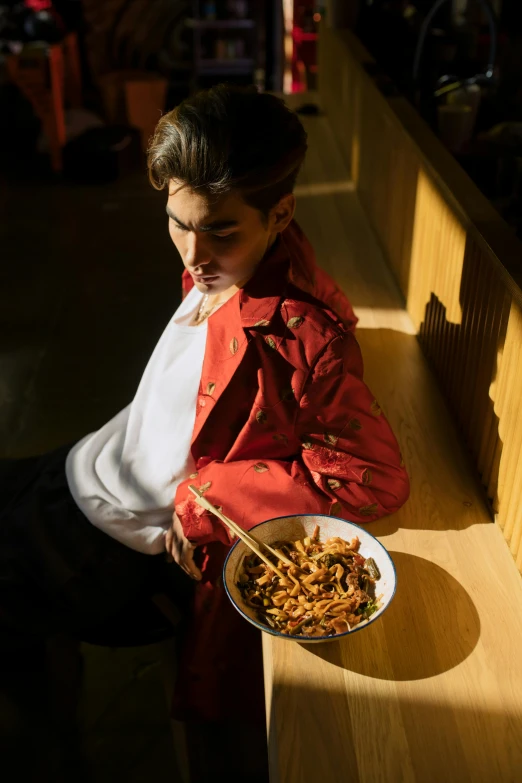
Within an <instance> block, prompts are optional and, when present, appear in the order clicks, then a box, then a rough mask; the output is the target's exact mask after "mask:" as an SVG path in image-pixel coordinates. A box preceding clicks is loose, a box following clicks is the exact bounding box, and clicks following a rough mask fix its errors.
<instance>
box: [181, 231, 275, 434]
mask: <svg viewBox="0 0 522 783" xmlns="http://www.w3.org/2000/svg"><path fill="white" fill-rule="evenodd" d="M289 265H290V259H289V254H288V248H287V246H286V243H285V241H284V238H283V236H279V237H278V240H277V242H276V244H275V245H274V246H273V247H272V248H271V250H270V251H269V253H268V254H267V255H266V256H265V258H264V259H263V261H261V263H260V264H259V266H258V268H257V270H256V272H255V274H254V275H253V277H252V278H251V279H250V280H249V281H248V283H247V285H246V286H245V287H244V288H243V289H241V291H239V294H238V295H236V296H233V297H232V298H231V299H229V301H228V302H226V303H225V304H224V305H222V306H221V307H220V308H219V310H217V311H216V312H215V313H214V314H213V315H212V316H211V318H210V319H209V322H208V333H207V344H206V349H205V358H204V361H203V369H202V373H201V384H200V393H199V396H198V400H197V408H196V421H195V424H194V430H193V432H192V443H194V442H195V440H196V438H197V437H198V435H199V433H200V432H201V429H202V428H203V426H204V424H205V422H206V421H207V419H208V417H209V415H210V413H211V411H212V409H213V408H214V405H215V404H216V403H217V401H218V400H219V398H220V397H221V395H222V394H223V392H224V391H225V389H226V387H227V386H228V384H229V383H230V381H231V379H232V376H233V375H234V373H235V372H236V370H237V368H238V367H239V365H240V364H241V361H242V359H243V357H244V355H245V353H246V349H247V345H248V341H249V339H250V337H249V335H248V331H250V330H251V329H256V328H259V329H261V328H266V327H268V326H270V323H271V321H272V319H273V317H274V315H275V314H276V312H277V310H278V308H279V306H280V303H281V300H282V299H283V298H284V296H285V292H286V289H287V286H288V269H289Z"/></svg>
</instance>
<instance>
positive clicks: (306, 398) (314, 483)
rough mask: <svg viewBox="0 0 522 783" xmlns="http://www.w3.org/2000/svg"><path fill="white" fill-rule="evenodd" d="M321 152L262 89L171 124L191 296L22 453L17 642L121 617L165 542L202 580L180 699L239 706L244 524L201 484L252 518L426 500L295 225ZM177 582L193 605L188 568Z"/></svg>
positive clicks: (9, 539) (213, 707) (212, 95)
mask: <svg viewBox="0 0 522 783" xmlns="http://www.w3.org/2000/svg"><path fill="white" fill-rule="evenodd" d="M305 153H306V135H305V132H304V130H303V128H302V126H301V123H300V121H299V119H298V117H297V116H296V115H295V114H293V113H292V112H290V111H289V110H288V109H287V108H286V107H285V105H284V104H283V102H282V101H280V100H279V99H277V98H275V97H273V96H270V95H267V94H258V93H257V92H255V91H253V90H252V91H250V90H237V89H233V88H229V87H226V86H220V87H216V88H214V89H212V90H210V91H208V92H204V93H201V94H199V95H197V96H196V97H194V98H191V99H189V100H187V101H185V102H184V103H182V104H181V105H180V106H178V107H177V108H176V109H175V110H174V111H172V112H170V113H169V114H167V115H165V116H164V117H163V118H162V119H161V120H160V122H159V124H158V126H157V129H156V132H155V135H154V138H153V139H152V143H151V147H150V151H149V174H150V179H151V181H152V184H153V185H154V186H155V187H156V188H158V189H165V190H166V193H167V215H168V222H169V231H170V235H171V237H172V241H173V242H174V244H175V246H176V248H177V249H178V251H179V253H180V256H181V258H182V260H183V263H184V265H185V272H184V275H183V290H184V293H185V298H184V300H183V302H182V304H181V306H180V307H179V309H178V310H177V311H176V313H175V314H174V316H173V318H172V320H171V321H170V323H169V324H168V326H167V328H166V330H165V332H164V334H163V336H162V337H161V339H160V341H159V343H158V345H157V346H156V349H155V350H154V353H153V355H152V357H151V359H150V361H149V364H148V366H147V368H146V369H145V372H144V375H143V378H142V380H141V383H140V385H139V388H138V390H137V393H136V396H135V397H134V400H133V401H132V402H131V404H130V405H129V406H128V407H127V408H125V409H124V410H123V411H121V412H120V413H119V414H117V415H116V416H115V417H114V419H112V420H111V421H110V422H108V423H107V424H106V425H105V426H104V427H102V428H101V430H99V431H98V432H95V433H92V434H90V435H88V436H87V437H86V438H84V439H83V440H82V441H80V442H79V443H78V444H76V445H75V446H74V447H73V448H72V449H70V450H69V449H67V450H61V451H59V452H57V453H55V454H54V455H48V456H47V457H43V458H40V459H37V460H36V461H32V462H29V463H27V462H25V463H20V465H19V466H17V464H14V465H10V466H9V472H10V475H11V477H12V481H11V484H10V486H11V487H13V486H14V485H15V484H16V485H17V486H18V492H17V493H15V496H14V497H13V492H11V497H10V498H9V499H8V500H9V502H8V504H7V505H6V507H5V508H4V512H3V521H2V525H1V526H0V530H2V531H3V533H2V535H3V541H4V544H5V546H4V552H5V551H8V552H9V558H6V557H5V556H4V557H3V558H2V555H1V554H0V563H1V564H2V565H1V567H2V573H1V574H0V576H1V577H2V579H3V581H2V585H4V587H3V588H1V589H2V592H1V593H0V606H1V607H2V609H3V615H2V620H1V622H2V626H1V630H2V633H3V635H4V638H10V639H11V640H12V639H13V638H15V637H16V634H18V635H20V634H22V635H24V634H25V635H26V636H27V634H29V635H31V636H32V637H38V636H39V635H40V636H41V635H44V634H49V633H52V632H55V631H65V632H72V633H74V634H75V636H76V637H79V638H82V637H83V636H85V635H87V636H89V633H90V632H91V631H92V629H95V628H96V625H97V623H100V622H102V621H103V622H107V621H109V622H114V624H117V623H118V618H119V617H121V615H122V613H123V614H124V613H125V610H126V608H127V607H128V606H129V603H130V602H131V601H135V600H136V598H137V597H139V596H142V595H147V594H149V593H150V592H151V591H152V590H153V589H154V587H153V586H154V585H156V584H157V582H156V581H155V578H156V576H155V575H156V573H157V572H159V571H160V570H161V569H164V567H165V550H167V553H168V556H169V557H170V558H172V559H173V560H174V561H175V562H176V563H177V564H178V565H179V566H180V567H181V569H183V571H185V572H186V573H187V574H189V575H190V576H191V577H193V579H194V580H196V581H197V582H198V585H197V587H196V591H195V600H194V605H193V608H192V610H191V617H192V620H191V622H192V629H191V632H190V633H189V636H188V641H187V646H186V657H185V661H184V664H183V665H184V670H183V676H182V677H180V688H179V689H178V699H177V705H178V712H179V714H181V715H186V714H199V715H206V716H214V717H215V716H217V715H218V714H219V708H220V705H221V706H222V705H223V704H224V703H225V701H227V700H228V703H229V706H230V704H232V700H231V699H230V678H229V677H228V676H227V675H230V677H233V676H234V673H237V668H238V667H239V666H241V664H242V663H243V664H244V659H245V657H247V656H248V654H249V653H248V649H249V648H248V642H247V641H245V640H248V639H249V638H250V637H249V633H250V632H251V631H250V629H249V628H248V626H247V624H246V623H244V622H242V620H241V618H240V617H239V615H237V614H236V613H235V612H234V611H233V609H232V608H231V607H230V605H229V603H228V601H227V599H226V596H225V595H224V591H223V588H222V586H220V571H221V567H222V563H223V560H224V557H225V555H226V552H227V550H228V548H229V546H230V543H231V541H230V537H229V534H228V532H227V531H226V530H225V528H224V527H223V526H222V524H221V523H220V522H219V520H218V519H217V518H215V517H213V516H212V515H210V514H209V513H207V512H205V511H203V510H202V509H201V508H200V507H199V506H198V505H197V504H196V503H195V501H194V499H193V496H192V495H191V493H190V492H189V490H188V485H189V484H190V483H195V484H196V485H197V486H198V487H200V489H201V490H202V491H204V492H205V493H206V497H208V498H209V500H210V501H211V502H212V503H214V504H215V505H217V506H221V507H222V508H223V510H224V512H225V513H226V514H227V516H229V517H231V518H232V519H234V520H235V521H236V522H238V523H239V524H240V525H241V526H242V527H244V528H245V529H248V528H250V527H252V526H253V525H255V524H256V523H258V522H260V521H262V520H264V519H268V518H270V517H274V516H280V515H284V514H290V513H296V512H297V513H318V514H333V515H336V516H342V517H344V518H346V519H349V520H353V521H356V522H368V521H371V520H372V519H376V518H378V517H380V516H383V515H385V514H390V513H393V512H394V511H396V510H397V509H398V508H399V507H400V506H401V505H402V504H403V503H404V502H405V500H406V499H407V496H408V478H407V474H406V472H405V470H404V467H403V466H402V461H401V456H400V453H399V448H398V445H397V442H396V440H395V437H394V435H393V433H392V432H391V429H390V427H389V425H388V423H387V421H386V419H385V417H384V415H383V414H382V412H381V409H380V407H379V405H378V403H377V402H376V401H375V399H374V397H373V396H372V394H371V392H370V391H369V389H368V388H367V387H366V386H365V384H364V382H363V379H362V372H363V369H362V361H361V354H360V351H359V348H358V345H357V342H356V340H355V337H354V335H353V330H354V327H355V323H356V319H355V316H354V314H353V311H352V309H351V307H350V304H349V302H348V301H347V299H346V298H345V297H344V295H343V294H342V292H340V291H339V289H338V288H337V287H336V286H335V284H334V283H333V281H332V280H331V279H330V278H329V277H328V276H327V275H326V274H325V273H324V272H323V271H322V270H320V269H319V268H318V267H317V266H316V264H315V259H314V256H313V251H312V249H311V247H310V245H309V244H308V242H307V240H306V239H305V237H304V235H303V234H302V232H301V231H300V229H299V228H298V227H297V225H296V224H295V223H294V222H293V215H294V208H295V199H294V196H293V194H292V191H293V188H294V184H295V180H296V177H297V174H298V171H299V168H300V166H301V163H302V161H303V159H304V156H305ZM64 462H65V464H64ZM22 467H23V470H22ZM13 481H14V482H15V484H13V483H12V482H13ZM169 568H170V569H171V572H172V573H173V574H181V571H180V570H179V569H178V568H177V566H176V565H174V564H172V565H170V566H169ZM174 581H175V585H174V587H173V588H172V589H171V593H173V594H174V598H175V599H176V597H177V598H178V601H179V602H180V603H182V604H183V603H186V602H187V599H186V592H185V591H186V586H187V583H189V580H186V582H183V581H182V580H179V579H177V577H174ZM177 590H179V593H176V591H177ZM35 606H36V607H37V611H35ZM242 645H243V646H242ZM241 659H243V660H241Z"/></svg>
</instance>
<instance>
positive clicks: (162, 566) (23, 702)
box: [0, 446, 193, 782]
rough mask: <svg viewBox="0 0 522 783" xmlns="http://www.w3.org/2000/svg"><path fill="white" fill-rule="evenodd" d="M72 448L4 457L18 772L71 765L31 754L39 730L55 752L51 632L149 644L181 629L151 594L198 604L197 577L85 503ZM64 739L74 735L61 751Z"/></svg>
mask: <svg viewBox="0 0 522 783" xmlns="http://www.w3.org/2000/svg"><path fill="white" fill-rule="evenodd" d="M69 448H70V447H69V446H66V447H63V448H61V449H58V450H57V451H54V452H52V453H50V454H45V455H43V456H42V457H34V458H28V459H23V460H0V750H1V751H2V752H1V753H0V758H1V759H2V762H1V763H2V768H3V770H4V771H6V765H8V767H9V765H10V763H9V761H8V757H9V758H10V762H11V764H15V767H16V768H15V769H13V770H12V772H13V774H15V777H13V778H12V779H13V780H14V779H18V780H24V779H26V778H27V779H28V780H29V779H30V780H32V779H35V780H36V779H37V777H38V779H39V780H40V781H42V780H47V779H49V780H53V782H54V781H61V780H62V779H66V778H67V775H68V774H69V773H63V774H65V775H66V777H65V778H64V777H63V774H62V773H60V772H59V771H58V767H60V764H61V761H63V759H62V760H61V761H59V762H57V764H58V766H56V764H54V763H53V760H52V758H51V759H50V762H51V767H50V769H51V768H52V771H51V772H50V773H49V776H48V777H46V776H45V774H42V763H43V762H44V761H45V759H44V758H43V757H40V758H39V759H37V760H36V761H35V759H34V758H31V748H32V749H33V757H34V753H37V752H38V751H37V750H36V748H37V747H38V743H39V740H38V738H39V737H40V740H41V742H40V744H41V745H42V748H41V752H42V753H43V754H45V755H49V754H51V756H52V746H53V743H52V742H51V740H50V739H49V737H47V738H46V732H47V731H48V728H49V720H50V717H49V704H50V702H51V701H52V699H50V695H52V694H49V678H48V661H47V660H46V655H45V650H46V646H47V642H48V640H49V639H52V638H66V639H69V640H76V641H88V642H92V643H95V644H102V645H108V646H127V645H132V646H134V645H141V644H148V643H151V642H156V641H160V640H161V639H163V638H166V637H167V636H169V635H172V633H173V628H172V625H171V624H170V623H169V622H168V621H167V620H166V619H165V617H164V616H163V615H162V614H161V613H160V611H159V610H158V609H156V607H155V604H154V603H153V602H152V600H151V598H152V596H154V595H155V594H158V593H163V594H167V596H168V597H169V598H170V600H171V601H172V602H173V603H174V604H175V605H176V607H177V608H178V610H179V611H180V614H181V618H183V616H185V615H188V613H189V609H190V605H191V599H192V592H193V583H192V581H191V580H190V579H189V578H188V577H187V576H186V575H185V574H184V572H183V571H182V570H181V569H180V568H178V567H177V566H176V565H174V564H170V563H167V561H166V559H165V557H164V555H156V556H150V555H144V554H141V553H139V552H135V551H133V550H132V549H129V548H128V547H125V546H123V545H122V544H120V543H119V542H117V541H115V540H114V539H112V538H110V536H108V535H106V534H105V533H102V532H101V531H100V530H98V529H97V528H95V527H94V526H93V525H91V523H90V522H89V521H88V520H87V519H86V517H85V516H84V515H83V514H82V513H81V511H80V510H79V509H78V507H77V506H76V504H75V503H74V500H73V499H72V497H71V495H70V492H69V489H68V486H67V481H66V478H65V458H66V456H67V453H68V451H69ZM182 627H183V623H181V625H180V629H181V628H182ZM35 742H36V746H35ZM63 747H66V748H70V743H69V741H66V742H65V744H64V743H62V750H61V751H57V753H58V755H60V753H62V751H63ZM6 754H7V755H6ZM34 764H36V766H35V775H36V773H37V777H36V776H35V777H34V778H33V774H32V772H31V773H30V772H29V771H28V772H27V775H26V778H25V777H24V774H23V770H24V769H25V766H24V765H28V767H27V769H28V770H29V768H31V770H32V769H33V765H34ZM8 767H7V768H8ZM9 771H10V772H11V770H9ZM75 774H76V775H78V774H79V769H78V768H77V767H76V773H75ZM2 776H3V775H2ZM8 779H11V778H9V777H7V778H6V780H8ZM70 779H73V778H70ZM74 779H77V780H81V777H75V778H74Z"/></svg>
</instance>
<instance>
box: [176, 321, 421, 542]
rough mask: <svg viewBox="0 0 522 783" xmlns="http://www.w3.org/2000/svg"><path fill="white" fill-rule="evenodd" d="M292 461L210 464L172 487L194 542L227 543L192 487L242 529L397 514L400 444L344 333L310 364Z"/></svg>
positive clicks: (401, 498) (404, 480)
mask: <svg viewBox="0 0 522 783" xmlns="http://www.w3.org/2000/svg"><path fill="white" fill-rule="evenodd" d="M298 406H299V408H298V411H297V415H296V418H295V430H294V433H293V436H294V439H296V441H298V442H300V444H301V448H300V453H299V455H298V456H296V457H295V458H293V459H292V458H289V459H287V460H281V459H266V458H263V459H260V460H259V461H257V462H256V461H255V460H244V461H231V462H221V461H212V462H210V463H209V464H208V465H206V466H205V467H203V468H202V469H201V470H200V471H199V472H198V474H197V476H196V475H195V476H194V477H192V478H191V479H188V480H187V481H184V482H183V483H182V484H180V486H179V487H178V491H177V494H176V501H175V508H176V512H177V513H178V516H179V517H180V519H181V522H182V525H183V528H184V530H185V534H186V535H187V537H188V538H189V539H191V540H193V541H194V542H195V543H208V542H209V541H212V540H216V539H217V540H221V541H223V542H224V543H225V542H228V541H229V539H228V534H227V533H226V532H225V530H224V528H223V526H222V524H221V523H220V522H219V520H217V518H216V517H214V516H213V515H211V514H209V513H208V512H206V511H203V509H201V508H200V507H199V506H198V505H197V504H196V503H195V502H194V500H193V496H192V494H191V493H190V492H189V491H188V485H189V484H191V483H193V484H195V485H196V486H198V487H199V488H200V489H202V490H203V491H204V492H205V496H206V497H207V498H208V499H209V500H210V501H211V502H212V503H213V504H214V505H216V506H220V507H221V508H222V509H223V513H225V514H226V515H227V516H229V517H230V518H231V519H234V520H235V521H236V522H237V523H238V524H240V525H241V526H242V527H243V528H244V529H249V528H251V527H252V526H253V525H255V524H257V523H258V522H262V521H264V520H266V519H270V518H272V517H277V516H285V515H287V514H305V513H314V514H331V515H333V516H340V517H343V518H345V519H347V520H350V521H353V522H358V523H360V522H369V521H371V520H374V519H377V518H379V517H382V516H385V515H386V514H392V513H393V512H395V511H397V510H398V509H399V508H400V507H401V506H402V505H403V503H405V501H406V500H407V498H408V495H409V480H408V475H407V473H406V470H405V468H404V465H403V462H402V458H401V455H400V451H399V446H398V444H397V441H396V439H395V436H394V435H393V432H392V430H391V428H390V425H389V424H388V422H387V420H386V418H385V416H384V414H383V413H382V411H381V408H380V406H379V404H378V403H377V401H376V400H375V398H374V397H373V395H372V394H371V392H370V390H369V389H368V387H367V386H366V384H365V383H364V381H363V380H362V358H361V354H360V349H359V346H358V344H357V341H356V340H355V338H354V337H353V335H352V334H351V333H349V332H347V333H345V334H343V335H341V336H338V337H335V338H333V339H332V341H331V342H330V343H329V344H328V345H327V347H326V348H325V349H324V350H323V352H322V353H321V355H320V356H319V357H318V358H317V360H316V361H315V362H314V364H313V366H312V368H311V370H310V373H309V376H308V378H307V380H306V382H305V384H304V387H303V393H302V394H301V397H300V399H299V401H298Z"/></svg>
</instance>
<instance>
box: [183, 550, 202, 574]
mask: <svg viewBox="0 0 522 783" xmlns="http://www.w3.org/2000/svg"><path fill="white" fill-rule="evenodd" d="M194 550H195V547H194V546H192V544H190V545H189V546H188V547H186V549H185V551H184V553H183V560H184V562H185V565H186V566H187V568H188V569H189V572H190V575H191V576H192V577H193V578H194V579H197V580H198V581H200V580H201V578H202V576H203V575H202V573H201V571H200V570H199V568H198V567H197V565H196V564H195V562H194Z"/></svg>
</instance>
